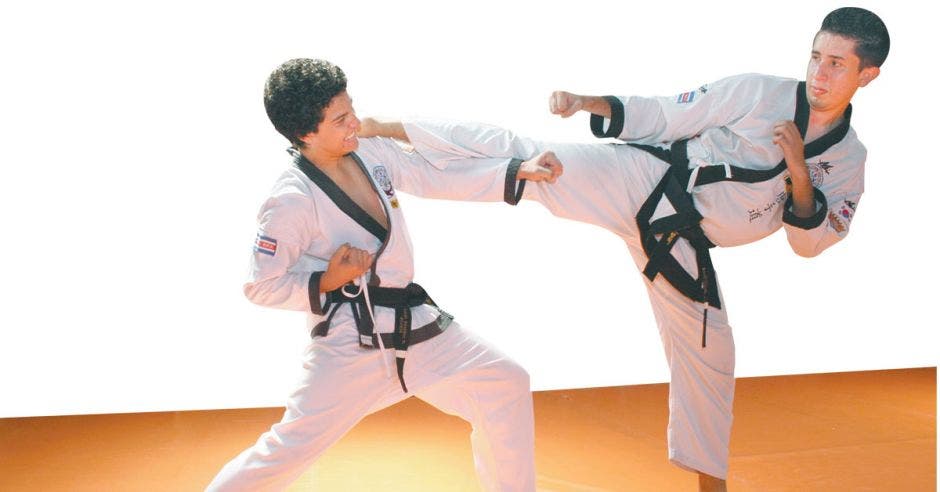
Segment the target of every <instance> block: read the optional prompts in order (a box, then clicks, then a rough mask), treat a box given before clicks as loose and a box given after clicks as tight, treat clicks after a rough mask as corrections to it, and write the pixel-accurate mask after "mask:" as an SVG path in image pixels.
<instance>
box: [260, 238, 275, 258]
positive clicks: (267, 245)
mask: <svg viewBox="0 0 940 492" xmlns="http://www.w3.org/2000/svg"><path fill="white" fill-rule="evenodd" d="M255 252H256V253H262V254H266V255H270V256H274V255H275V254H276V253H277V239H274V238H272V237H268V236H262V235H261V234H258V237H257V238H255Z"/></svg>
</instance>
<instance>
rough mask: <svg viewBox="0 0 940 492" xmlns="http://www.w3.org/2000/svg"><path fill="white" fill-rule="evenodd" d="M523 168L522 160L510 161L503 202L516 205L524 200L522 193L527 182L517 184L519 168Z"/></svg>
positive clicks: (522, 181) (520, 181) (507, 168)
mask: <svg viewBox="0 0 940 492" xmlns="http://www.w3.org/2000/svg"><path fill="white" fill-rule="evenodd" d="M521 166H522V159H513V160H511V161H509V166H508V167H506V186H505V188H504V190H503V201H505V202H506V203H508V204H510V205H516V204H517V203H519V200H522V192H523V191H524V190H525V181H526V180H524V179H521V180H519V181H518V183H519V184H518V185H517V184H516V183H517V181H516V176H518V175H519V167H521Z"/></svg>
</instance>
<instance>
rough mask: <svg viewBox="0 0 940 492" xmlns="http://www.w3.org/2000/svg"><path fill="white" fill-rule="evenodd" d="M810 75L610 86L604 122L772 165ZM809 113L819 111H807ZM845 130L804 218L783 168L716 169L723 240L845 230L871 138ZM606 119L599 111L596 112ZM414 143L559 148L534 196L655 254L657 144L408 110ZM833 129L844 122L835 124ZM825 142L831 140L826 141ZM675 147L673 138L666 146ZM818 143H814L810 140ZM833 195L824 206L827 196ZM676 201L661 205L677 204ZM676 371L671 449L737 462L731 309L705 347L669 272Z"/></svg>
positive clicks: (704, 195) (715, 233)
mask: <svg viewBox="0 0 940 492" xmlns="http://www.w3.org/2000/svg"><path fill="white" fill-rule="evenodd" d="M798 92H799V90H798V81H796V80H792V79H783V78H778V77H771V76H764V75H741V76H736V77H730V78H727V79H723V80H721V81H718V82H716V83H714V84H710V85H706V86H702V87H700V88H699V89H698V90H696V91H693V92H688V93H685V94H680V95H679V96H673V97H656V98H643V97H629V98H619V99H618V98H609V99H608V100H609V101H611V102H612V106H613V107H614V108H613V109H614V111H613V115H612V118H611V119H610V120H605V121H604V122H603V123H604V124H603V126H602V129H603V131H605V132H608V135H607V136H615V137H618V138H619V139H621V140H624V141H629V142H631V143H642V144H657V143H660V144H662V143H668V142H672V141H675V140H678V139H690V140H689V142H688V145H687V149H688V155H689V160H690V162H689V168H690V169H691V170H692V171H691V172H692V174H695V173H696V171H695V167H697V166H711V165H719V166H722V167H724V163H728V164H730V165H733V166H737V167H740V168H747V169H755V170H763V169H771V168H774V167H775V165H777V164H778V163H780V162H781V160H782V159H783V153H782V151H781V150H780V148H779V147H778V146H776V145H774V144H773V143H772V138H773V132H772V129H773V126H774V124H775V123H776V122H778V121H781V120H792V119H794V111H795V107H796V105H797V99H798V98H803V100H802V101H801V103H802V104H803V107H804V108H807V107H808V106H806V101H805V93H799V94H798ZM806 114H808V113H806ZM849 116H850V112H847V114H846V121H845V122H844V127H843V128H842V132H843V133H844V135H839V136H841V137H842V138H841V139H838V137H834V136H833V135H834V134H832V133H831V134H828V135H827V136H825V137H821V138H820V139H818V141H820V143H827V144H828V143H833V142H834V144H833V145H831V147H829V148H828V149H826V150H825V151H824V152H822V153H821V154H820V155H818V156H816V157H812V158H808V159H807V165H808V166H809V169H810V172H811V175H812V182H813V186H814V188H815V189H816V190H817V191H816V193H817V214H816V215H815V216H814V218H812V219H805V220H800V219H797V218H796V217H795V216H793V215H792V214H788V217H787V221H786V222H787V223H785V220H784V207H785V204H786V200H787V197H788V193H787V179H788V175H787V173H786V171H784V172H783V173H782V174H780V175H779V176H777V177H775V178H773V179H770V180H768V181H764V182H759V183H750V184H749V183H742V182H730V181H723V182H715V183H711V184H703V185H699V186H694V187H692V189H691V194H692V198H693V200H694V204H695V207H696V209H697V210H698V211H699V212H700V213H701V214H702V215H703V216H704V219H703V220H702V222H701V227H702V229H703V230H704V232H705V234H706V235H707V237H708V239H709V240H710V241H711V242H712V243H714V244H716V245H718V246H735V245H740V244H745V243H749V242H753V241H756V240H758V239H761V238H763V237H766V236H768V235H770V234H771V233H773V232H774V231H776V230H777V229H779V228H780V227H781V226H783V227H784V228H785V229H786V233H787V238H788V240H789V242H790V245H791V246H792V248H793V250H794V251H795V252H796V253H798V254H800V255H803V256H813V255H816V254H818V253H819V252H821V251H822V250H823V249H825V248H827V247H829V246H831V245H832V244H834V243H835V242H836V241H838V240H840V239H841V238H843V237H845V235H846V234H847V232H848V227H849V223H850V222H851V220H852V216H853V214H854V212H855V207H856V205H857V203H858V201H859V197H860V196H861V193H862V186H863V163H864V160H865V149H864V147H863V146H862V145H861V143H860V142H859V141H858V139H857V138H856V136H855V133H854V131H852V130H851V128H849V126H848V119H849ZM595 119H597V120H598V121H596V123H600V121H599V120H600V118H599V117H595ZM405 130H406V132H407V134H408V137H409V138H410V140H411V142H412V144H413V145H414V146H415V148H416V149H417V150H418V152H419V153H421V154H422V155H423V156H425V157H426V158H427V159H428V160H429V161H431V162H432V163H435V164H436V165H442V164H443V163H446V162H449V163H450V165H451V166H469V165H471V164H469V161H472V160H475V159H477V158H483V157H502V158H506V157H510V158H516V159H529V158H531V157H533V156H534V155H536V154H537V153H539V152H540V151H543V150H552V151H554V152H555V154H556V155H557V156H558V158H559V160H560V161H561V162H562V164H563V165H564V166H565V172H564V175H563V176H562V177H561V178H559V179H558V182H557V183H556V184H554V185H550V186H546V185H543V184H542V183H535V184H531V183H530V184H529V185H528V186H527V187H526V189H525V192H524V195H523V198H524V199H530V200H536V201H538V202H540V203H542V204H543V205H544V206H545V207H547V208H548V209H549V210H550V211H551V212H552V213H553V214H555V215H557V216H559V217H564V218H569V219H573V220H578V221H582V222H587V223H591V224H595V225H598V226H600V227H604V228H606V229H608V230H610V231H611V232H613V233H615V234H617V235H618V236H620V237H621V238H623V240H624V241H625V242H626V244H627V246H628V247H629V249H630V252H631V254H632V255H633V258H634V260H635V261H636V263H637V265H638V266H639V267H640V268H641V269H642V268H643V267H644V266H645V265H646V263H647V256H646V254H645V253H644V250H643V248H642V246H641V243H640V240H641V237H640V231H639V230H638V226H637V222H636V220H635V216H636V215H637V211H638V210H639V209H640V207H641V206H642V205H643V203H644V202H645V201H646V199H647V197H648V196H649V195H650V193H651V191H652V190H653V189H654V187H655V186H656V185H657V184H658V183H659V181H660V179H661V178H662V176H663V175H664V174H665V172H666V170H667V169H668V168H669V165H668V164H667V163H666V162H664V161H662V160H660V159H658V158H656V157H654V156H653V155H651V154H650V153H649V152H647V151H644V150H641V149H638V148H635V147H632V146H630V145H622V144H552V143H543V142H538V141H534V140H530V139H526V138H521V137H517V136H515V135H513V134H512V133H510V132H508V131H506V130H503V129H500V128H495V127H492V126H487V125H480V124H461V123H453V122H437V121H415V122H405ZM834 131H835V130H834ZM823 141H826V142H823ZM667 147H668V145H667ZM807 148H808V149H809V144H808V145H807ZM818 192H821V194H822V195H824V196H825V198H826V202H827V205H826V208H827V209H824V208H823V207H822V206H821V204H820V203H819V202H818V197H819V196H820V195H819V193H818ZM673 212H674V211H673V209H672V207H671V206H670V205H669V204H668V202H667V201H666V200H663V201H662V202H660V203H659V205H658V207H657V208H656V212H655V214H654V215H653V218H654V219H655V218H659V217H663V216H666V215H670V214H672V213H673ZM671 254H672V255H673V257H675V258H676V259H677V260H678V262H679V263H680V264H681V265H682V267H683V268H684V269H685V270H686V271H687V272H690V273H692V272H696V268H697V264H696V263H697V261H696V254H695V251H694V249H693V248H692V247H691V246H690V244H689V243H688V242H687V241H686V240H685V239H683V238H680V239H679V240H678V242H677V243H676V245H675V247H673V248H672V250H671ZM646 285H647V289H648V291H649V295H650V299H651V301H652V307H653V311H654V314H655V318H656V322H657V324H658V326H659V330H660V335H661V337H662V341H663V345H664V348H665V352H666V358H667V362H668V364H669V368H670V373H671V384H670V395H669V409H670V419H669V429H668V437H669V458H670V460H672V461H673V462H674V463H676V464H678V465H680V466H683V467H686V468H689V469H693V470H698V471H702V472H705V473H707V474H709V475H713V476H716V477H720V478H724V477H725V476H726V475H727V466H728V465H727V460H728V443H729V439H730V431H731V420H732V415H731V411H732V400H733V395H734V341H733V338H732V334H731V328H730V326H729V325H728V318H727V314H726V312H725V309H724V308H723V303H722V309H716V308H715V307H714V306H712V307H711V308H709V310H708V317H707V337H708V338H707V339H708V343H707V346H705V347H703V346H702V345H703V311H704V309H703V308H704V306H703V304H701V303H699V302H695V301H693V300H691V299H690V298H688V297H686V296H685V295H683V294H682V293H680V292H679V291H678V290H676V288H674V287H673V286H672V285H670V283H669V282H667V281H665V279H664V278H663V276H662V275H658V276H656V277H655V278H654V280H653V281H652V282H650V281H647V282H646Z"/></svg>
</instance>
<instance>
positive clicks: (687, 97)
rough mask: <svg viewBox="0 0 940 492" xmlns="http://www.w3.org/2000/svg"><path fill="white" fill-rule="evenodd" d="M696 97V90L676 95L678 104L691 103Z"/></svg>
mask: <svg viewBox="0 0 940 492" xmlns="http://www.w3.org/2000/svg"><path fill="white" fill-rule="evenodd" d="M694 99H695V91H689V92H683V93H682V94H679V95H678V96H676V103H677V104H684V103H690V102H692V100H694Z"/></svg>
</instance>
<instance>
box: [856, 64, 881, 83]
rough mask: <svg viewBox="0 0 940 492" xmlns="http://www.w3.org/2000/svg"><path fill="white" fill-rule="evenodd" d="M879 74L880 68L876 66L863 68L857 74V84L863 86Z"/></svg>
mask: <svg viewBox="0 0 940 492" xmlns="http://www.w3.org/2000/svg"><path fill="white" fill-rule="evenodd" d="M879 74H881V69H880V68H878V67H868V68H863V69H862V73H860V74H859V76H858V86H859V87H865V86H866V85H868V84H869V83H870V82H871V81H872V80H875V79H876V78H878V75H879Z"/></svg>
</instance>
